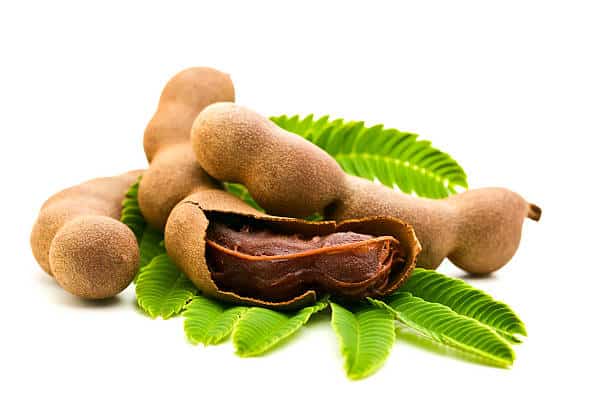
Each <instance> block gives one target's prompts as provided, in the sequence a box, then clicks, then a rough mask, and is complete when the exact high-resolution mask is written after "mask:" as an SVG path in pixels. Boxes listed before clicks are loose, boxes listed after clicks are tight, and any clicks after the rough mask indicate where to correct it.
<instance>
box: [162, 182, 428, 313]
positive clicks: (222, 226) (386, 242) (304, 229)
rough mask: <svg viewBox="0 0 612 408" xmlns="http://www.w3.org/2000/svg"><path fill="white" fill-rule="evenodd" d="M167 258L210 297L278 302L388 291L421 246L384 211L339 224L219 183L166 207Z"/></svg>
mask: <svg viewBox="0 0 612 408" xmlns="http://www.w3.org/2000/svg"><path fill="white" fill-rule="evenodd" d="M164 242H165V245H166V249H167V251H168V254H169V255H170V257H171V258H172V259H173V260H174V261H175V262H176V263H177V265H178V266H179V267H180V268H181V269H182V270H183V271H184V272H185V274H186V275H187V276H188V277H189V278H190V279H191V281H192V282H193V283H194V284H195V285H196V286H197V287H198V288H200V290H202V292H203V293H204V294H206V295H208V296H211V297H215V298H217V299H221V300H224V301H230V302H233V303H240V304H248V305H259V306H266V307H272V308H276V309H294V308H299V307H302V306H304V305H307V304H312V303H313V302H314V301H315V300H316V298H317V296H318V295H322V294H332V295H336V296H340V297H343V298H347V299H361V298H364V297H365V296H382V295H385V294H388V293H390V292H392V291H394V290H395V289H396V288H397V287H399V286H400V285H401V284H402V283H403V282H404V281H405V279H406V278H407V277H408V276H409V274H410V272H411V271H412V269H413V268H414V265H415V262H416V257H417V255H418V253H419V251H420V245H419V243H418V240H417V239H416V236H415V234H414V231H413V230H412V228H411V227H410V226H408V225H407V224H405V223H403V222H401V221H399V220H396V219H393V218H390V217H373V218H368V219H362V220H351V221H346V222H342V223H336V222H334V221H324V222H308V221H304V220H300V219H295V218H284V217H274V216H270V215H266V214H262V213H260V212H259V211H257V210H255V209H254V208H252V207H250V206H248V205H247V204H245V203H244V202H243V201H242V200H240V199H238V198H237V197H235V196H233V195H231V194H229V193H227V192H226V191H223V190H220V189H214V188H211V189H201V190H199V191H198V192H196V193H195V194H192V195H190V196H189V197H187V198H185V200H183V201H182V202H181V203H179V204H178V205H177V206H176V207H175V208H174V209H173V210H172V213H171V214H170V217H169V218H168V222H167V223H166V230H165V241H164Z"/></svg>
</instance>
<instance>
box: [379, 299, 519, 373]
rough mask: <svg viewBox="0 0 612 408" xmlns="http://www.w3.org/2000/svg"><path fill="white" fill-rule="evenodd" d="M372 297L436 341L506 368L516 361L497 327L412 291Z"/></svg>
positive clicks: (408, 324)
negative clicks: (493, 327)
mask: <svg viewBox="0 0 612 408" xmlns="http://www.w3.org/2000/svg"><path fill="white" fill-rule="evenodd" d="M368 300H369V301H370V302H371V303H372V304H374V305H376V306H378V307H380V308H382V309H386V310H389V311H391V312H393V313H394V314H395V317H396V318H397V319H398V320H399V321H400V322H402V323H404V324H405V325H407V326H408V327H410V328H412V329H414V330H416V331H418V332H420V333H421V334H423V335H425V336H428V337H430V338H431V339H433V340H435V341H438V342H440V343H443V344H446V345H448V346H451V347H456V348H458V349H460V350H463V351H466V352H469V353H472V354H475V355H478V356H480V357H482V358H483V359H485V360H486V361H488V362H491V363H493V364H495V365H499V366H502V367H505V366H509V365H511V364H512V362H513V361H514V352H513V351H512V348H511V347H510V344H509V343H508V342H506V341H505V340H503V339H502V338H501V337H500V336H499V335H498V334H497V333H496V332H495V331H494V330H491V329H490V328H489V327H487V326H485V325H483V324H481V323H479V322H478V321H476V320H474V319H472V318H470V317H465V316H462V315H460V314H458V313H455V312H453V311H452V310H451V309H450V308H448V307H446V306H444V305H441V304H439V303H431V302H427V301H425V300H423V299H421V298H419V297H416V296H413V295H412V294H410V293H409V292H396V293H393V294H392V295H390V296H388V297H387V298H385V301H384V302H383V301H381V300H376V299H371V298H368Z"/></svg>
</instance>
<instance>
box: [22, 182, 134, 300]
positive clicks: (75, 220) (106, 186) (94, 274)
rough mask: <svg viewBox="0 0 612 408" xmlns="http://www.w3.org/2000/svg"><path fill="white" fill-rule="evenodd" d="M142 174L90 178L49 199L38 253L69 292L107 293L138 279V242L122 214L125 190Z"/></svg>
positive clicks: (38, 231)
mask: <svg viewBox="0 0 612 408" xmlns="http://www.w3.org/2000/svg"><path fill="white" fill-rule="evenodd" d="M141 174H142V171H141V170H135V171H131V172H128V173H124V174H121V175H119V176H115V177H104V178H96V179H93V180H89V181H86V182H84V183H82V184H79V185H76V186H73V187H70V188H67V189H65V190H62V191H60V192H58V193H56V194H54V195H53V196H51V197H50V198H49V199H48V200H47V201H46V202H45V203H44V204H43V206H42V208H41V210H40V213H39V215H38V218H37V219H36V222H35V223H34V227H33V228H32V233H31V235H30V245H31V247H32V253H33V255H34V258H35V259H36V261H37V262H38V263H39V265H40V266H41V267H42V269H43V270H44V271H45V272H47V273H48V274H49V275H51V276H52V277H54V278H55V280H56V281H57V282H58V283H59V284H60V286H62V287H63V288H64V289H65V290H67V291H68V292H70V293H72V294H74V295H76V296H79V297H83V298H89V299H102V298H107V297H111V296H114V295H116V294H117V293H119V292H121V291H122V290H123V289H125V288H126V287H127V286H128V285H129V284H130V282H131V281H132V279H133V278H134V276H135V274H136V272H137V270H138V264H139V251H138V243H137V241H136V237H135V236H134V234H133V233H132V231H131V230H130V229H129V228H128V227H127V226H126V225H124V224H123V223H121V222H120V221H119V218H120V216H121V202H122V201H123V199H124V197H125V193H126V191H127V190H128V189H129V187H130V186H131V185H132V184H134V183H135V182H136V180H137V179H138V177H139V176H140V175H141Z"/></svg>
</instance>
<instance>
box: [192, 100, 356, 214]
mask: <svg viewBox="0 0 612 408" xmlns="http://www.w3.org/2000/svg"><path fill="white" fill-rule="evenodd" d="M191 142H192V145H193V151H194V152H195V155H196V157H197V159H198V161H199V163H200V164H201V165H202V167H203V168H204V170H205V171H206V172H207V173H208V174H210V175H211V176H212V177H214V178H216V179H218V180H223V181H231V182H240V183H242V184H245V185H247V186H248V187H249V193H251V195H252V196H253V198H254V199H255V201H257V203H258V204H259V205H261V206H262V207H263V208H265V209H266V210H267V211H270V212H271V213H273V214H277V215H285V216H291V217H305V216H308V215H311V214H313V213H315V212H319V213H323V210H324V209H325V208H326V207H327V206H328V205H330V204H331V203H332V202H333V201H334V200H335V199H336V198H337V197H338V196H339V195H340V193H341V192H342V191H343V190H344V189H345V186H344V180H345V174H344V172H343V171H342V168H340V166H339V165H338V163H336V161H335V160H333V159H331V158H330V157H329V156H328V155H326V154H323V155H322V154H321V152H322V151H321V149H319V148H318V147H317V146H315V145H314V144H312V143H310V142H308V141H307V140H304V138H302V137H300V136H297V135H295V134H293V133H290V132H287V131H285V130H283V129H281V128H279V127H278V126H276V125H275V124H274V123H272V122H271V121H270V120H268V119H267V118H264V117H262V116H260V115H259V114H257V113H255V112H253V111H252V110H249V109H246V108H243V107H241V106H238V105H235V104H233V103H218V104H214V105H211V106H209V107H208V108H207V109H205V110H204V111H203V112H202V114H200V115H199V116H198V117H197V118H196V119H195V121H194V123H193V129H192V136H191ZM330 159H331V160H330Z"/></svg>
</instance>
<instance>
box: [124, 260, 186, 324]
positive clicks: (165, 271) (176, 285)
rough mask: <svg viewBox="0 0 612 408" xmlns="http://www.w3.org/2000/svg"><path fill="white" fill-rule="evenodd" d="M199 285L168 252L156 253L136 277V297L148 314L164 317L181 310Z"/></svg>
mask: <svg viewBox="0 0 612 408" xmlns="http://www.w3.org/2000/svg"><path fill="white" fill-rule="evenodd" d="M196 293H197V289H196V287H195V286H193V283H191V281H190V280H189V279H188V278H187V277H186V276H185V275H184V274H183V272H181V271H180V270H179V269H178V268H177V266H176V265H175V264H174V262H172V260H171V259H170V257H169V256H168V255H167V254H165V253H164V254H161V255H157V256H156V257H155V258H153V260H152V261H151V262H150V263H149V264H148V265H147V266H145V267H144V268H142V270H141V271H140V274H139V275H138V279H137V280H136V300H137V301H138V305H139V306H140V307H141V309H142V310H144V311H145V312H146V313H147V314H148V315H149V316H151V317H153V318H155V317H158V316H161V317H162V318H164V319H167V318H169V317H172V316H174V315H176V314H179V313H180V312H181V311H182V310H183V308H184V307H185V304H186V303H187V302H188V301H189V300H191V299H192V298H193V296H194V295H195V294H196Z"/></svg>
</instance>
